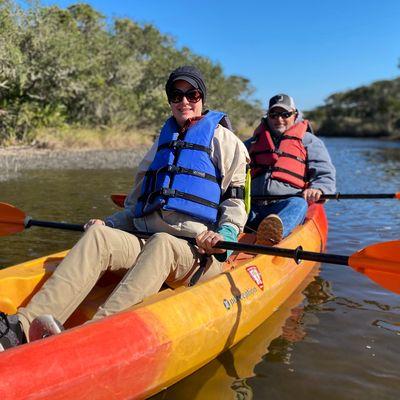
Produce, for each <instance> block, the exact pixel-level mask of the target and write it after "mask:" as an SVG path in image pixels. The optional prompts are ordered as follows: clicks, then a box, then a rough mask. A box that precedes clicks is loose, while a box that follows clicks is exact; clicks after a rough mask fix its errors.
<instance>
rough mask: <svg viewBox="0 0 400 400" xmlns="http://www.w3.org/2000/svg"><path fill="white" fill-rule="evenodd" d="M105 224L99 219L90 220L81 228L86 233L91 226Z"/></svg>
mask: <svg viewBox="0 0 400 400" xmlns="http://www.w3.org/2000/svg"><path fill="white" fill-rule="evenodd" d="M105 224H106V223H105V222H104V221H102V220H101V219H90V220H89V221H88V222H86V224H85V225H84V226H83V229H84V230H85V231H87V230H88V229H89V228H90V227H91V226H92V225H105Z"/></svg>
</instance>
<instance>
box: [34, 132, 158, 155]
mask: <svg viewBox="0 0 400 400" xmlns="http://www.w3.org/2000/svg"><path fill="white" fill-rule="evenodd" d="M32 137H34V139H33V140H32V141H31V143H30V144H31V145H32V146H34V147H37V148H45V149H74V150H78V149H93V150H97V149H101V150H104V149H115V150H116V149H128V148H136V147H142V146H150V145H151V144H152V143H153V141H154V133H153V132H149V131H146V130H137V129H135V130H125V129H118V128H115V127H113V128H108V127H106V128H81V127H67V128H61V129H59V128H42V129H39V130H37V131H35V133H34V134H33V135H32Z"/></svg>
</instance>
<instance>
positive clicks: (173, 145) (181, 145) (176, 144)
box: [157, 140, 211, 154]
mask: <svg viewBox="0 0 400 400" xmlns="http://www.w3.org/2000/svg"><path fill="white" fill-rule="evenodd" d="M162 149H177V150H182V149H191V150H199V151H204V152H206V153H207V154H211V149H210V147H207V146H201V145H200V144H196V143H188V142H185V141H183V140H172V141H171V142H166V143H163V144H160V145H159V146H158V148H157V151H159V150H162Z"/></svg>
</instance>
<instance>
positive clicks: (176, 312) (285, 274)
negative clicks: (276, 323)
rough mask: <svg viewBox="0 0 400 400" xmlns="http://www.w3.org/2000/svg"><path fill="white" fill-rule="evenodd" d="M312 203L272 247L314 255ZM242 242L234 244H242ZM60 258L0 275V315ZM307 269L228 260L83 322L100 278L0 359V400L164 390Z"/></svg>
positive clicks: (318, 239) (275, 304)
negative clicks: (48, 326) (55, 326)
mask: <svg viewBox="0 0 400 400" xmlns="http://www.w3.org/2000/svg"><path fill="white" fill-rule="evenodd" d="M327 229H328V227H327V220H326V216H325V212H324V209H323V207H322V206H321V205H313V206H312V207H310V209H309V211H308V215H307V219H306V222H305V223H304V224H303V225H301V226H299V227H297V228H296V229H295V231H294V232H293V233H292V234H291V235H290V236H289V237H287V238H286V239H284V240H283V241H282V242H281V243H280V244H279V247H284V248H293V249H294V248H296V247H298V246H302V247H303V249H304V250H307V251H316V252H319V251H322V250H323V248H324V246H325V243H326V238H327ZM253 240H254V237H253V235H249V234H246V235H244V236H243V237H242V238H241V241H245V242H252V241H253ZM66 253H67V252H61V253H57V254H52V255H50V256H46V257H42V258H39V259H36V260H33V261H29V262H26V263H23V264H19V265H16V266H13V267H9V268H6V269H4V270H1V271H0V310H1V311H3V312H6V313H15V312H16V310H17V308H18V307H19V306H21V305H24V304H26V303H27V302H29V299H30V298H31V297H32V295H33V294H34V293H35V292H36V291H37V290H39V288H40V286H41V285H42V284H43V283H44V282H45V280H46V279H47V278H48V277H49V276H50V275H51V273H52V271H54V269H55V268H56V267H57V265H58V264H59V263H60V261H61V260H62V259H63V257H64V256H65V255H66ZM314 267H315V263H314V262H311V261H301V262H300V263H299V264H296V262H295V261H294V260H291V259H287V258H281V257H275V256H268V255H257V256H253V255H249V254H242V253H241V254H234V255H233V256H232V257H231V258H230V260H229V261H228V262H227V263H226V271H225V272H224V273H223V274H221V275H219V276H217V277H215V278H213V279H210V280H209V281H206V282H203V283H198V284H197V285H195V286H193V287H190V288H189V287H181V288H178V289H175V290H172V289H169V288H165V289H163V290H161V291H160V292H159V293H158V294H156V295H154V296H151V297H150V298H147V299H146V300H145V301H144V302H142V303H140V304H138V305H136V306H134V307H132V308H130V309H127V310H126V311H124V312H121V313H118V314H116V315H113V316H110V317H107V318H104V319H102V320H100V321H97V322H93V323H88V324H84V322H86V321H88V320H89V319H90V318H91V316H92V315H93V314H94V312H95V310H96V309H97V307H98V306H99V305H100V304H101V303H102V302H103V301H104V300H105V299H106V298H107V296H108V295H109V294H110V292H111V291H112V290H113V288H114V287H115V284H116V283H117V282H118V279H120V278H119V277H117V276H115V275H113V274H112V273H107V274H105V275H104V276H103V277H102V278H101V279H100V281H99V282H98V284H97V285H96V287H95V288H94V289H93V291H92V292H91V293H90V294H89V296H88V297H87V298H86V299H85V301H84V302H83V303H82V305H81V306H80V307H79V308H78V310H76V312H75V313H74V314H73V315H72V316H71V317H70V319H69V320H68V321H67V322H66V327H67V328H69V329H67V330H66V331H64V332H63V333H61V334H59V335H56V336H52V337H49V338H46V339H43V340H40V341H36V342H32V343H29V344H25V345H22V346H19V347H17V348H13V349H10V350H7V351H4V352H2V353H0V399H2V400H6V399H13V400H16V399H52V400H56V399H136V398H138V399H140V398H146V397H148V396H150V395H152V394H155V393H157V392H159V391H161V390H162V389H164V388H166V387H168V386H170V385H172V384H173V383H175V382H177V381H179V380H180V379H182V378H184V377H185V376H187V375H189V374H191V373H192V372H194V371H196V370H197V369H199V368H200V367H201V366H203V365H205V364H206V363H208V362H209V361H211V360H213V359H214V358H216V357H217V356H218V355H219V354H220V353H222V352H223V351H224V350H226V349H228V348H230V347H232V346H233V345H235V344H236V343H238V342H239V341H240V340H241V339H243V338H244V337H245V336H247V335H249V334H250V333H251V332H252V331H253V330H255V329H256V328H257V327H258V326H259V325H260V324H261V323H262V322H263V321H265V320H266V319H267V318H268V317H269V316H271V315H272V314H273V313H274V312H275V311H276V310H278V309H279V308H280V307H281V306H282V304H283V303H284V302H285V300H286V299H287V298H288V297H289V296H290V295H291V294H292V293H293V292H294V291H295V290H296V288H298V287H299V286H300V285H301V284H302V282H303V281H304V280H305V279H306V277H307V276H308V275H309V274H310V272H311V271H312V270H313V269H314Z"/></svg>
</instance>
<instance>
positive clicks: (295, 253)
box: [25, 217, 349, 265]
mask: <svg viewBox="0 0 400 400" xmlns="http://www.w3.org/2000/svg"><path fill="white" fill-rule="evenodd" d="M30 226H40V227H43V228H55V229H66V230H70V231H78V232H83V231H84V228H83V225H78V224H67V223H64V222H51V221H38V220H34V219H30V218H29V217H28V218H27V220H26V223H25V227H26V228H29V227H30ZM129 233H132V234H133V235H136V236H138V237H140V238H143V239H146V238H149V237H150V236H151V235H152V233H149V232H142V231H130V232H129ZM181 239H184V240H187V241H188V242H189V243H191V244H194V245H195V244H196V239H194V238H189V237H181ZM214 247H215V248H217V249H224V250H233V251H238V252H245V253H252V254H267V255H273V256H278V257H285V258H293V259H294V260H295V261H296V262H297V263H299V262H300V260H308V261H316V262H325V263H331V264H340V265H349V257H348V256H342V255H337V254H323V253H315V252H311V251H304V250H302V248H301V247H298V248H296V249H282V248H279V247H271V246H261V245H257V244H245V243H235V242H225V241H220V242H218V243H217V244H216V245H215V246H214Z"/></svg>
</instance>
